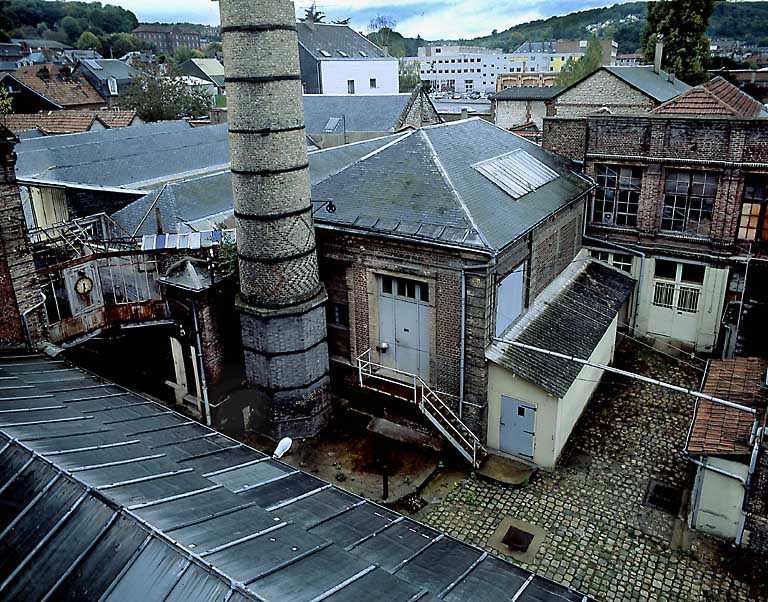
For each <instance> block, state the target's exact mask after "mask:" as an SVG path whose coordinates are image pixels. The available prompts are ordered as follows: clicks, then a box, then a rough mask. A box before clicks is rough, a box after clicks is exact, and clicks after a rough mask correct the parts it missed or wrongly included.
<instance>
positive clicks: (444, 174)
mask: <svg viewBox="0 0 768 602" xmlns="http://www.w3.org/2000/svg"><path fill="white" fill-rule="evenodd" d="M478 119H479V118H478ZM462 121H467V120H466V119H465V120H461V121H454V122H452V123H461V122H462ZM481 121H484V120H481ZM442 125H448V124H445V123H441V124H437V125H434V126H428V127H425V128H420V129H418V130H415V131H417V132H419V134H420V135H421V137H422V138H423V139H424V141H425V142H426V143H427V147H428V148H429V152H430V155H431V156H432V162H433V163H434V164H435V167H437V170H438V171H439V172H440V175H441V176H442V178H443V180H444V181H445V183H446V184H447V185H448V188H449V190H450V191H451V193H452V194H453V196H454V197H455V198H456V200H457V201H458V202H459V206H460V207H461V210H462V212H463V213H464V215H465V217H466V218H467V221H468V222H469V224H470V225H471V226H472V229H474V231H475V232H477V235H478V236H479V237H480V240H481V241H483V244H484V245H485V246H486V248H488V249H493V248H494V247H493V245H491V243H490V242H489V241H488V239H487V238H486V236H485V234H484V233H483V231H482V230H481V229H480V227H479V226H478V225H477V223H476V222H475V219H474V218H473V217H472V214H471V213H470V211H469V207H467V205H466V203H465V202H464V199H462V198H461V195H460V194H459V191H458V190H456V187H455V186H454V185H453V182H452V181H451V177H450V176H449V175H448V171H447V170H446V169H445V167H444V166H443V164H442V162H441V161H440V157H439V156H438V154H437V151H436V150H435V145H434V144H432V140H430V139H429V136H428V135H427V132H426V130H428V129H434V128H436V127H439V126H442Z"/></svg>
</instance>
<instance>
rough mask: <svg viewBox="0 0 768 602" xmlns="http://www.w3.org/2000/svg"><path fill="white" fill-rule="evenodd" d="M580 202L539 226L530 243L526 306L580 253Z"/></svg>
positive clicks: (581, 208) (582, 202) (582, 207)
mask: <svg viewBox="0 0 768 602" xmlns="http://www.w3.org/2000/svg"><path fill="white" fill-rule="evenodd" d="M583 213H584V201H580V202H578V203H574V204H573V205H571V206H570V207H569V208H567V209H565V210H563V211H561V212H560V213H559V214H558V215H557V216H555V217H552V218H550V219H549V220H548V221H547V222H545V223H543V224H541V225H540V226H539V227H538V228H536V230H535V231H534V233H533V240H532V242H531V270H530V275H529V278H528V288H529V295H530V298H529V303H531V302H533V299H535V298H536V296H538V295H539V293H541V291H543V290H544V289H545V288H546V287H547V285H548V284H549V283H551V282H552V281H553V280H554V279H555V278H557V276H558V275H559V274H560V272H562V271H563V270H564V269H565V268H566V267H567V266H568V264H569V263H570V262H571V261H572V260H573V258H574V257H576V255H577V254H578V252H579V250H580V249H581V227H582V218H583Z"/></svg>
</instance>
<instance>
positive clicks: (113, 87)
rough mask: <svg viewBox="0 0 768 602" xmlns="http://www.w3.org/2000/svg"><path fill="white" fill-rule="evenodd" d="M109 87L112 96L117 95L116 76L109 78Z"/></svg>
mask: <svg viewBox="0 0 768 602" xmlns="http://www.w3.org/2000/svg"><path fill="white" fill-rule="evenodd" d="M107 87H108V88H109V94H110V96H117V80H116V79H115V78H114V77H109V78H107Z"/></svg>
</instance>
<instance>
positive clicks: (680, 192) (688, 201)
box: [661, 171, 717, 236]
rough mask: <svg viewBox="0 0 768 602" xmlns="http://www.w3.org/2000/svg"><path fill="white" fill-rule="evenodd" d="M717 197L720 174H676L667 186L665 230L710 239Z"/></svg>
mask: <svg viewBox="0 0 768 602" xmlns="http://www.w3.org/2000/svg"><path fill="white" fill-rule="evenodd" d="M716 194H717V174H714V173H707V172H702V171H673V172H670V173H669V174H667V178H666V182H665V184H664V207H663V210H662V214H661V229H662V230H667V231H669V232H682V233H684V234H695V235H700V236H708V235H709V230H710V226H711V224H712V207H713V206H714V204H715V195H716Z"/></svg>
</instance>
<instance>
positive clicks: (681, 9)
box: [643, 0, 715, 85]
mask: <svg viewBox="0 0 768 602" xmlns="http://www.w3.org/2000/svg"><path fill="white" fill-rule="evenodd" d="M714 7H715V1H714V0H686V2H676V1H674V0H661V1H659V2H650V3H649V6H648V19H647V21H646V25H645V29H644V30H643V53H644V54H645V59H646V61H648V62H653V59H654V55H655V52H656V41H657V39H658V36H659V35H661V36H663V40H664V57H663V60H662V68H663V69H665V70H667V71H671V72H673V73H675V74H676V75H677V76H678V77H679V78H680V79H682V80H683V81H684V82H686V83H688V84H692V85H695V84H699V83H701V82H703V81H705V80H706V79H707V64H708V63H709V39H708V38H707V35H706V32H707V27H708V25H709V19H710V17H711V16H712V11H713V10H714Z"/></svg>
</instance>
